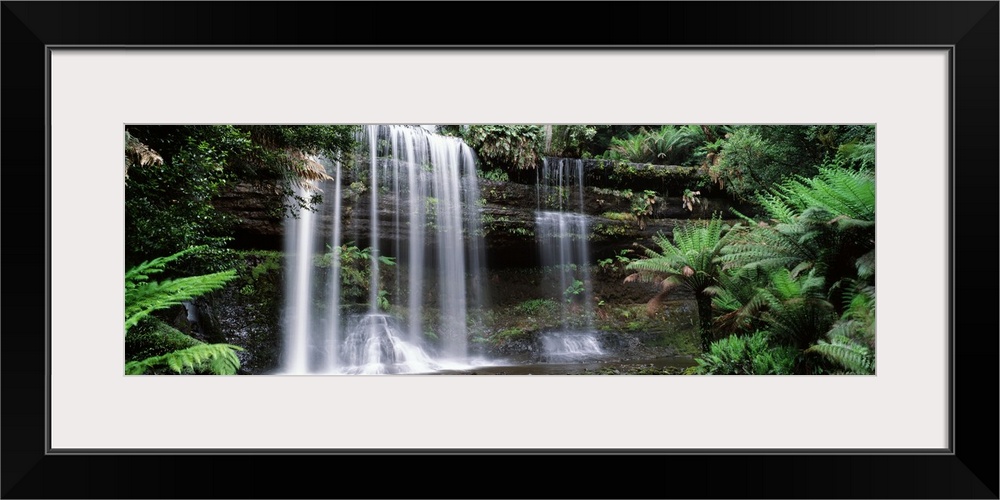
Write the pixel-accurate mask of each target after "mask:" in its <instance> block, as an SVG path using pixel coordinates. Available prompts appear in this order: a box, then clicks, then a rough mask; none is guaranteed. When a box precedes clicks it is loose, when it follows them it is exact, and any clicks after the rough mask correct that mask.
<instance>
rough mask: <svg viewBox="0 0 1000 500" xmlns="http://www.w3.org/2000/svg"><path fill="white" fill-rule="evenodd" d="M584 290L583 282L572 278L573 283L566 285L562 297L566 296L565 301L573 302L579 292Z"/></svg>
mask: <svg viewBox="0 0 1000 500" xmlns="http://www.w3.org/2000/svg"><path fill="white" fill-rule="evenodd" d="M583 291H584V285H583V282H582V281H580V280H573V284H571V285H570V286H568V287H566V290H564V291H563V297H565V298H566V302H573V300H574V299H576V298H577V297H578V296H579V295H580V294H581V293H583Z"/></svg>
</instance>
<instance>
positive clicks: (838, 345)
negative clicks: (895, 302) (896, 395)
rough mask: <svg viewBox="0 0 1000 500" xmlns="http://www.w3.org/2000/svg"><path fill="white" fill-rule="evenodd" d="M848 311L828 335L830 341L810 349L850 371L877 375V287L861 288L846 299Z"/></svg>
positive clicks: (819, 343) (863, 286)
mask: <svg viewBox="0 0 1000 500" xmlns="http://www.w3.org/2000/svg"><path fill="white" fill-rule="evenodd" d="M846 300H847V302H848V305H847V308H846V310H845V311H844V314H843V315H842V316H841V318H840V319H839V320H838V321H837V322H836V323H834V325H833V327H832V328H830V331H829V332H827V334H826V335H827V339H826V340H823V339H821V340H819V341H818V342H817V343H816V345H813V346H812V347H810V348H808V349H806V352H807V353H816V354H820V355H822V356H823V357H825V358H826V359H827V360H829V361H831V362H833V363H834V364H836V365H838V366H840V367H842V368H843V369H845V370H847V372H848V373H854V374H862V375H869V374H873V373H875V287H874V286H870V285H863V284H858V285H857V287H856V288H855V289H853V290H852V293H850V294H847V295H846Z"/></svg>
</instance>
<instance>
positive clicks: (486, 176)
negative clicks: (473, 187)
mask: <svg viewBox="0 0 1000 500" xmlns="http://www.w3.org/2000/svg"><path fill="white" fill-rule="evenodd" d="M479 178H480V179H483V180H487V181H494V182H508V181H510V176H509V175H507V172H504V171H503V170H501V169H499V168H495V169H493V170H482V169H481V170H479Z"/></svg>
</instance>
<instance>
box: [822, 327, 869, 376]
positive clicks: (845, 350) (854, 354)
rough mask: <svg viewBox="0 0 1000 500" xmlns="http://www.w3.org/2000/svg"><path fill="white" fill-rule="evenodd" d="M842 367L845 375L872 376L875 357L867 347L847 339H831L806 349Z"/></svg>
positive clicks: (837, 337) (836, 337)
mask: <svg viewBox="0 0 1000 500" xmlns="http://www.w3.org/2000/svg"><path fill="white" fill-rule="evenodd" d="M805 352H807V353H815V354H819V355H821V356H823V357H825V358H826V359H828V360H830V361H832V362H834V363H836V364H838V365H840V366H842V367H843V368H844V369H845V370H846V372H847V373H849V374H857V375H872V374H874V373H875V355H874V353H872V351H871V349H869V348H868V347H867V346H865V345H863V344H860V343H858V342H855V341H853V340H851V339H849V338H847V337H839V336H835V337H833V338H832V339H831V340H830V342H827V341H825V340H820V341H819V342H818V343H817V344H815V345H813V346H812V347H810V348H808V349H806V351H805Z"/></svg>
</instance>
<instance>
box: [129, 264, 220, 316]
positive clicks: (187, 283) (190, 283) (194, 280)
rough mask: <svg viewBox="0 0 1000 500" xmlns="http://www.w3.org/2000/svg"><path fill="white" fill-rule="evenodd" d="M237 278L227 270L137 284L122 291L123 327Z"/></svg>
mask: <svg viewBox="0 0 1000 500" xmlns="http://www.w3.org/2000/svg"><path fill="white" fill-rule="evenodd" d="M235 277H236V270H234V269H230V270H228V271H222V272H218V273H213V274H206V275H202V276H190V277H187V278H179V279H175V280H166V281H163V282H156V281H153V282H148V283H139V284H136V285H135V286H133V287H131V288H126V290H125V330H126V331H128V329H129V328H131V327H133V326H135V325H136V324H137V323H138V322H139V320H141V319H142V318H145V317H146V316H147V315H149V314H150V313H152V312H153V311H156V310H159V309H165V308H168V307H172V306H175V305H180V304H181V303H183V302H184V301H186V300H191V299H193V298H195V297H197V296H199V295H203V294H205V293H208V292H211V291H214V290H218V289H219V288H222V287H223V286H224V285H225V284H226V283H227V282H228V281H230V280H232V279H233V278H235Z"/></svg>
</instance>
